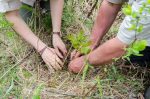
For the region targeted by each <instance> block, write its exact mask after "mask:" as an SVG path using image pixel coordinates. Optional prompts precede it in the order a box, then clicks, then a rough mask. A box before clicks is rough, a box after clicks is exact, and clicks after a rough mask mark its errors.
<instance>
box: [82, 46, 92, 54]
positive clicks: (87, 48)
mask: <svg viewBox="0 0 150 99" xmlns="http://www.w3.org/2000/svg"><path fill="white" fill-rule="evenodd" d="M80 52H81V53H83V54H88V53H89V52H90V47H89V46H88V47H83V48H81V50H80Z"/></svg>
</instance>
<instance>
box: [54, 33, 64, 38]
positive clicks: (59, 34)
mask: <svg viewBox="0 0 150 99" xmlns="http://www.w3.org/2000/svg"><path fill="white" fill-rule="evenodd" d="M54 35H57V36H59V37H62V33H61V32H53V36H54Z"/></svg>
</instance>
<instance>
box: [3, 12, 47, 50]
mask: <svg viewBox="0 0 150 99" xmlns="http://www.w3.org/2000/svg"><path fill="white" fill-rule="evenodd" d="M5 17H6V19H7V20H8V21H9V22H10V23H12V24H13V29H14V30H15V31H16V32H17V33H18V34H19V35H20V36H21V37H22V38H23V39H25V40H26V41H27V42H28V43H29V44H31V45H32V46H33V47H34V48H35V49H36V50H37V51H40V50H41V49H42V48H43V47H45V46H46V45H45V44H44V43H43V42H42V41H41V40H40V39H39V38H38V37H37V36H35V35H34V33H33V32H32V31H31V29H30V28H29V27H28V26H27V24H26V23H25V22H24V21H23V20H22V18H21V17H20V15H19V12H18V11H17V10H16V11H11V12H7V13H5Z"/></svg>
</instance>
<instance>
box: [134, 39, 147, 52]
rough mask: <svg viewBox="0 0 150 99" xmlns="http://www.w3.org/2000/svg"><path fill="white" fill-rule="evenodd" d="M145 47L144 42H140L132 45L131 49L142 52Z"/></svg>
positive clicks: (145, 42) (145, 43)
mask: <svg viewBox="0 0 150 99" xmlns="http://www.w3.org/2000/svg"><path fill="white" fill-rule="evenodd" d="M146 46H147V41H146V40H140V41H136V42H135V43H133V49H134V50H137V51H143V50H144V49H145V48H146Z"/></svg>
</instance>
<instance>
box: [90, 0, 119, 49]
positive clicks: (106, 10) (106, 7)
mask: <svg viewBox="0 0 150 99" xmlns="http://www.w3.org/2000/svg"><path fill="white" fill-rule="evenodd" d="M121 6H122V4H112V3H110V2H108V1H107V0H104V1H103V2H102V5H101V7H100V9H99V12H98V15H97V18H96V21H95V23H94V27H93V29H92V35H91V41H92V47H97V46H98V45H99V43H100V41H101V39H102V38H103V36H104V35H105V34H106V33H107V32H108V30H109V29H110V27H111V25H112V24H113V22H114V20H115V18H116V16H117V14H118V12H119V11H120V9H121Z"/></svg>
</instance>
